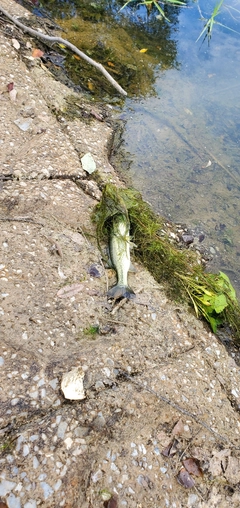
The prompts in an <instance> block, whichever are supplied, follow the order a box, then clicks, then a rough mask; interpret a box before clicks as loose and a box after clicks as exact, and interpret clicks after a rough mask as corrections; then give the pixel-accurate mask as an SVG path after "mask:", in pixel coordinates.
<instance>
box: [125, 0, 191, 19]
mask: <svg viewBox="0 0 240 508" xmlns="http://www.w3.org/2000/svg"><path fill="white" fill-rule="evenodd" d="M132 2H136V0H127V2H126V3H125V4H124V5H123V6H122V7H121V9H120V11H121V10H122V9H124V7H127V5H129V4H130V3H132ZM161 3H162V4H165V5H171V6H173V7H179V6H183V5H186V4H185V2H181V1H180V0H164V1H162V2H161ZM139 5H145V6H146V7H147V9H151V8H152V7H156V9H157V10H158V12H159V14H158V16H156V17H157V18H159V19H166V20H167V21H169V19H168V18H167V16H166V14H165V12H164V10H163V8H162V7H161V5H160V2H158V1H157V0H144V1H143V2H139Z"/></svg>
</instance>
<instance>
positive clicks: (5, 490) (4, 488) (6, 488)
mask: <svg viewBox="0 0 240 508" xmlns="http://www.w3.org/2000/svg"><path fill="white" fill-rule="evenodd" d="M14 487H16V483H14V482H10V481H8V480H3V481H2V482H1V483H0V496H6V494H9V492H11V490H12V489H14Z"/></svg>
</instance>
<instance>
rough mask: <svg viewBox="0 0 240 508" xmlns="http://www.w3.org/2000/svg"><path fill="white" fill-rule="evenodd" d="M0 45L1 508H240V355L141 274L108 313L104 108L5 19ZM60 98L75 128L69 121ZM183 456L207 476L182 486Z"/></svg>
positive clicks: (8, 5)
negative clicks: (92, 172)
mask: <svg viewBox="0 0 240 508" xmlns="http://www.w3.org/2000/svg"><path fill="white" fill-rule="evenodd" d="M1 5H2V6H3V7H4V8H5V9H6V10H8V11H9V12H10V13H11V14H12V15H19V16H21V18H22V17H26V18H27V17H28V16H29V13H27V11H25V10H24V9H23V8H21V7H20V6H19V5H18V4H15V3H14V2H12V1H10V2H6V1H5V0H4V1H2V2H1ZM15 41H18V42H19V44H20V46H21V53H20V51H19V49H17V46H18V45H17V44H16V42H15ZM0 44H1V51H0V67H1V90H0V91H1V95H0V100H1V117H2V122H1V127H0V140H1V141H0V142H1V154H0V157H1V179H0V184H1V194H0V198H1V203H0V207H1V210H0V218H1V262H0V263H1V271H0V275H1V287H2V291H1V298H2V302H1V321H2V330H3V332H2V340H1V353H0V372H1V392H0V393H1V409H0V447H1V457H0V464H1V467H0V471H1V472H0V499H1V500H2V502H3V503H5V504H6V505H7V506H8V507H9V508H13V507H14V508H36V507H37V506H44V507H46V508H48V507H49V508H50V507H56V508H57V507H59V506H63V507H65V508H67V507H68V508H70V507H76V508H77V507H80V506H81V507H82V508H84V507H86V508H87V507H91V506H94V507H99V508H100V507H103V506H104V502H105V506H108V508H109V507H110V504H109V503H108V501H104V499H106V497H110V496H111V495H112V496H113V497H114V501H113V499H112V501H111V502H112V505H111V506H118V507H125V506H126V507H131V508H132V507H133V508H134V507H139V508H140V507H141V506H144V507H149V508H153V507H159V506H172V507H177V508H178V507H179V508H185V507H186V506H187V507H194V508H205V507H209V506H218V507H224V508H227V507H230V506H231V507H237V506H239V496H240V494H239V466H240V458H239V457H240V456H239V432H240V424H239V404H240V393H239V381H240V373H239V367H238V366H237V364H236V363H235V360H234V357H230V356H229V355H228V353H227V351H226V350H225V348H224V347H223V346H222V344H220V343H219V341H218V340H217V338H216V337H215V336H214V335H213V334H212V333H210V332H209V330H208V329H207V328H206V327H204V326H203V324H202V323H201V322H200V321H198V320H197V319H196V318H195V317H194V316H193V315H191V314H190V313H188V312H187V310H185V309H184V308H183V307H181V306H180V305H175V304H174V303H173V302H171V301H169V300H168V299H167V297H166V295H165V293H164V290H163V288H162V287H161V286H160V285H159V284H157V283H156V282H155V281H154V279H153V278H152V277H151V276H150V275H149V273H148V272H147V271H146V270H145V269H144V267H142V266H140V265H137V273H136V274H130V284H131V287H133V288H134V290H135V292H136V293H137V295H138V297H137V300H136V302H134V301H129V302H127V303H125V304H124V305H123V306H122V307H121V306H119V307H118V308H116V309H113V307H112V304H111V303H110V302H108V301H107V298H106V287H107V280H108V279H109V285H111V284H112V283H113V280H114V274H113V273H111V272H110V271H109V270H106V269H105V268H104V266H103V265H102V263H101V258H100V253H99V250H98V248H97V243H96V238H95V230H94V226H93V224H92V222H91V219H90V216H91V213H92V210H93V207H94V206H95V204H96V203H97V200H98V199H99V197H100V195H101V191H100V189H99V188H98V185H97V184H96V182H95V181H94V180H91V179H90V177H89V176H88V174H87V173H86V172H85V171H84V169H83V167H82V164H81V158H82V157H83V156H84V155H85V154H86V153H89V152H90V153H91V154H92V156H93V158H94V161H95V163H96V168H97V171H98V173H99V175H100V176H101V180H103V181H108V180H111V181H113V182H114V183H116V184H118V185H122V184H121V182H120V181H119V179H118V177H117V175H116V174H115V173H114V170H113V168H112V167H111V165H110V164H109V161H108V158H107V153H108V144H109V140H110V138H111V134H112V128H111V121H110V119H111V108H108V107H107V106H105V107H104V112H105V113H104V115H103V110H102V109H101V106H96V105H94V106H93V103H91V102H88V101H87V99H86V96H84V95H81V94H80V93H75V92H73V91H72V90H71V89H69V88H68V87H67V86H65V85H63V84H62V83H60V82H58V81H56V80H55V79H54V78H53V77H52V75H51V74H50V73H49V71H48V69H47V68H46V67H45V66H44V65H43V64H42V62H41V60H40V59H39V58H34V57H32V52H33V49H34V48H36V49H37V43H36V42H35V41H34V40H33V39H32V38H31V37H28V36H25V35H23V34H22V33H21V32H19V31H16V29H15V28H12V27H11V24H10V23H8V22H6V20H5V21H4V23H2V24H1V34H0ZM10 83H13V85H10ZM12 90H15V92H16V94H15V93H10V92H11V91H12ZM69 100H71V101H74V100H75V104H76V106H77V107H79V111H80V112H81V114H80V115H79V118H74V119H72V120H70V119H68V118H67V116H66V115H65V112H66V110H67V108H68V104H69ZM108 111H109V116H108V115H107V112H108ZM103 117H104V119H103ZM97 118H99V119H97ZM102 120H103V121H102ZM93 265H94V268H95V270H93V268H92V267H93ZM96 269H97V272H96ZM96 273H97V275H100V276H97V277H95V276H94V275H96ZM74 367H81V368H82V370H83V372H84V390H85V394H86V398H85V399H83V400H81V401H70V400H66V399H65V398H64V396H63V393H62V391H61V379H62V376H63V374H64V373H66V372H68V371H70V370H71V369H72V368H74ZM176 424H177V427H176ZM189 457H190V458H192V459H193V464H195V465H198V466H200V468H201V472H199V471H200V470H199V469H198V470H197V471H196V469H195V470H194V472H195V473H199V476H198V474H195V475H193V476H191V475H190V479H189V477H188V475H187V473H185V471H184V472H183V473H184V475H185V476H184V480H182V473H181V476H180V478H179V473H180V471H181V468H182V467H183V461H184V459H186V458H189ZM185 467H186V463H185ZM192 468H193V465H192ZM191 479H192V480H193V481H194V482H195V485H194V486H192V487H191V488H186V487H187V483H188V482H191ZM179 481H180V482H181V481H182V482H183V483H184V484H185V487H184V486H182V485H181V484H180V483H179ZM188 485H189V486H190V484H188ZM103 491H104V492H103ZM104 495H105V497H104ZM106 503H108V504H106ZM113 503H115V505H114V504H113Z"/></svg>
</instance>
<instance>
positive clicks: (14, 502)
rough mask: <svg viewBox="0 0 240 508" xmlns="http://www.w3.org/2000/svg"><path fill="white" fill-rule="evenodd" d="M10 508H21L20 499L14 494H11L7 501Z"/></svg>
mask: <svg viewBox="0 0 240 508" xmlns="http://www.w3.org/2000/svg"><path fill="white" fill-rule="evenodd" d="M7 503H8V508H21V501H20V497H16V496H14V494H10V496H9V497H8V500H7Z"/></svg>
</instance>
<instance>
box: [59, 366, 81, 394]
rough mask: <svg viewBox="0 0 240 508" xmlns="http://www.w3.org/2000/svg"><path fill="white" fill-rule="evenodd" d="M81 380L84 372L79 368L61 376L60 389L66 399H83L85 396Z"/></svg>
mask: <svg viewBox="0 0 240 508" xmlns="http://www.w3.org/2000/svg"><path fill="white" fill-rule="evenodd" d="M83 378H84V372H83V370H82V368H81V367H76V368H74V369H72V370H70V372H66V374H64V375H63V377H62V382H61V389H62V391H63V394H64V397H65V398H66V399H70V400H82V399H85V397H86V395H85V392H84V388H83Z"/></svg>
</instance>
